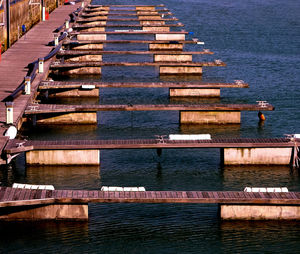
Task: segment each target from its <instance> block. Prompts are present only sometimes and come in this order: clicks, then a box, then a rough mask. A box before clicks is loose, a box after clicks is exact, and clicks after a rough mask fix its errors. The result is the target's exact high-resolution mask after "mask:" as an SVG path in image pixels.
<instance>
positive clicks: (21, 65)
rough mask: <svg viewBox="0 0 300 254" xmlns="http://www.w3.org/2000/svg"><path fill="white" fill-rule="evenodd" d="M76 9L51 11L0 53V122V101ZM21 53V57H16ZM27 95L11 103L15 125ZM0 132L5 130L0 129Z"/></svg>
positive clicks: (1, 116)
mask: <svg viewBox="0 0 300 254" xmlns="http://www.w3.org/2000/svg"><path fill="white" fill-rule="evenodd" d="M79 6H80V4H79V3H77V4H76V5H64V6H61V7H59V8H58V9H56V10H54V11H53V12H52V13H51V14H50V16H49V20H47V21H44V22H40V23H38V24H37V25H35V26H34V28H32V29H31V30H29V31H28V32H27V33H26V35H24V36H23V37H21V38H20V39H19V40H18V41H17V42H16V43H15V44H14V45H12V47H11V48H9V49H8V50H7V51H6V52H4V53H3V54H2V59H1V61H0V99H1V103H0V122H1V123H2V124H3V123H5V122H6V113H5V112H6V108H5V103H4V102H3V100H4V99H5V98H6V97H7V96H8V95H10V94H11V93H12V92H13V91H14V90H15V89H16V88H17V87H18V86H19V85H20V84H21V83H22V82H23V80H24V77H25V76H26V73H27V70H28V69H27V66H28V64H29V63H31V62H33V61H36V60H37V59H38V58H39V57H44V56H45V55H47V54H48V53H49V52H50V51H51V49H52V48H51V47H49V46H47V44H48V42H49V41H51V40H52V39H53V34H52V31H53V30H54V29H55V28H57V27H58V26H60V25H61V24H63V23H64V21H65V19H66V18H67V17H68V15H69V14H70V13H71V12H73V11H75V10H76V9H77V8H78V7H79ZM20 54H22V57H20ZM43 79H45V74H38V75H37V78H36V81H35V83H33V84H32V86H33V87H34V86H37V85H38V83H39V82H40V81H41V80H43ZM30 99H31V96H29V95H27V96H26V95H23V96H20V97H18V98H16V99H15V101H14V119H15V121H14V124H15V125H18V122H19V121H20V118H21V116H22V114H23V112H24V110H25V108H26V106H27V103H28V102H29V101H30ZM1 130H2V132H1V133H2V134H3V131H5V130H6V129H5V128H3V129H1Z"/></svg>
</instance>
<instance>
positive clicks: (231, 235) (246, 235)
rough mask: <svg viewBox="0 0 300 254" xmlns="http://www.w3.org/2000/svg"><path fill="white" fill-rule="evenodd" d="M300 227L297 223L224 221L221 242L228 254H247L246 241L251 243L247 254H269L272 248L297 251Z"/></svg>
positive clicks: (248, 245)
mask: <svg viewBox="0 0 300 254" xmlns="http://www.w3.org/2000/svg"><path fill="white" fill-rule="evenodd" d="M299 225H300V222H296V221H222V222H221V223H220V234H221V242H222V246H223V249H224V250H226V252H228V253H231V252H234V253H242V252H243V253H245V241H247V242H248V243H249V244H247V251H246V252H247V253H258V252H259V253H268V252H269V251H270V246H272V249H279V250H281V249H286V248H287V249H294V250H296V249H298V246H299V229H298V228H299ZM250 243H251V244H250ZM271 252H272V251H271ZM283 252H284V251H283Z"/></svg>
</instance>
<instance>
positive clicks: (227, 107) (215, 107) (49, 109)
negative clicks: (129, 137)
mask: <svg viewBox="0 0 300 254" xmlns="http://www.w3.org/2000/svg"><path fill="white" fill-rule="evenodd" d="M259 110H264V111H272V110H274V107H273V106H272V105H269V106H268V107H261V106H259V105H256V104H253V105H251V104H189V105H188V104H164V105H163V104H157V105H155V104H154V105H146V104H144V105H127V104H125V105H102V104H101V105H58V104H57V105H56V104H39V105H35V108H34V109H32V105H28V107H27V109H26V111H25V114H26V115H37V114H46V113H47V114H48V113H71V112H88V111H90V112H94V111H259Z"/></svg>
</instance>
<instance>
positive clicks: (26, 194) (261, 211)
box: [0, 187, 300, 220]
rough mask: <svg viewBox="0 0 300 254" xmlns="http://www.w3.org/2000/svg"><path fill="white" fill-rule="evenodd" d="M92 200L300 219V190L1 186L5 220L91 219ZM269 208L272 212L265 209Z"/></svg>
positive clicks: (223, 214) (223, 216) (1, 210)
mask: <svg viewBox="0 0 300 254" xmlns="http://www.w3.org/2000/svg"><path fill="white" fill-rule="evenodd" d="M89 203H152V204H153V203H155V204H160V203H164V204H165V203H180V204H185V203H193V204H219V205H220V217H221V219H252V220H264V219H280V220H282V219H289V220H291V219H292V220H299V215H298V214H299V204H300V193H299V192H278V193H277V192H256V193H251V192H241V191H140V192H137V191H99V190H91V191H87V190H31V189H18V188H10V187H0V213H1V215H0V219H2V220H49V219H51V220H53V219H54V220H62V219H65V220H66V219H67V220H87V219H88V204H89ZM266 210H268V211H269V213H265V211H266ZM270 211H271V212H270Z"/></svg>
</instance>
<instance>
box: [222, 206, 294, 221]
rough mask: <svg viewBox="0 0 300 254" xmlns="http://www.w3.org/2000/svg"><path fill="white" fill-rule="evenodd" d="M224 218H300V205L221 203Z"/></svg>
mask: <svg viewBox="0 0 300 254" xmlns="http://www.w3.org/2000/svg"><path fill="white" fill-rule="evenodd" d="M220 217H221V219H223V220H300V207H299V206H284V205H220Z"/></svg>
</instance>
